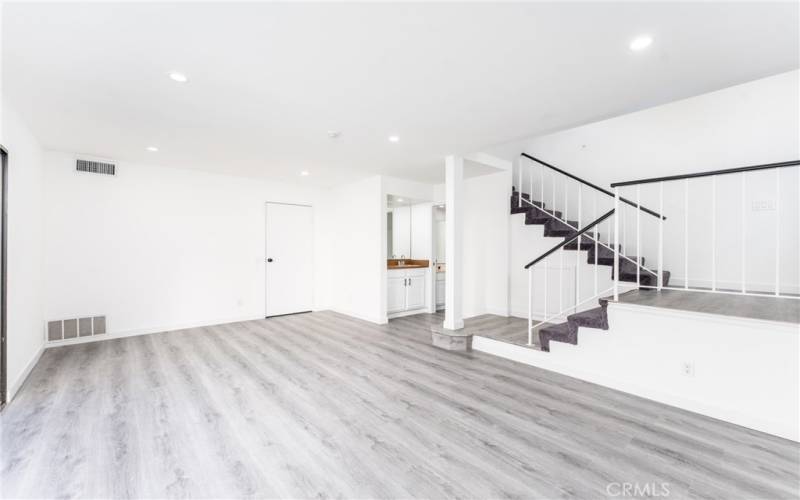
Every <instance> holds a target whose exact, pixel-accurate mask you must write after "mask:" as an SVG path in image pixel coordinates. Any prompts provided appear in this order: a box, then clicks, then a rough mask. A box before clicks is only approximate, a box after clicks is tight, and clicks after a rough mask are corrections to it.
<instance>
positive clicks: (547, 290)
mask: <svg viewBox="0 0 800 500" xmlns="http://www.w3.org/2000/svg"><path fill="white" fill-rule="evenodd" d="M548 259H549V257H545V259H544V260H543V261H542V269H543V270H544V293H543V294H542V295H543V296H544V316H542V320H545V319H547V297H548V296H550V289H549V288H548V287H547V260H548Z"/></svg>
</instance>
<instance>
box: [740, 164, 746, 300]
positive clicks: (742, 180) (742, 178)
mask: <svg viewBox="0 0 800 500" xmlns="http://www.w3.org/2000/svg"><path fill="white" fill-rule="evenodd" d="M740 179H741V188H742V206H741V207H740V208H741V217H742V248H741V252H742V257H741V259H742V293H747V285H746V284H745V283H746V281H747V278H746V275H747V211H746V210H745V206H746V204H747V188H746V187H745V182H746V180H747V172H742V177H741V178H740Z"/></svg>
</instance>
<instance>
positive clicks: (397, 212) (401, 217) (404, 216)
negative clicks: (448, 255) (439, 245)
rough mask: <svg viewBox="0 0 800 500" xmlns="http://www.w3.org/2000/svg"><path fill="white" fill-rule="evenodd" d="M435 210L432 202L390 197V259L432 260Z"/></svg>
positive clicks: (388, 224) (388, 212)
mask: <svg viewBox="0 0 800 500" xmlns="http://www.w3.org/2000/svg"><path fill="white" fill-rule="evenodd" d="M432 207H433V205H432V204H431V203H430V202H425V201H421V200H414V199H410V198H406V197H403V196H396V195H388V197H387V203H386V243H387V244H386V254H387V255H386V258H387V259H428V260H430V259H431V257H432V256H431V255H430V254H431V246H432V245H431V236H432V235H431V232H432V231H431V229H432V228H431V223H432V215H433V214H432V212H431V210H432Z"/></svg>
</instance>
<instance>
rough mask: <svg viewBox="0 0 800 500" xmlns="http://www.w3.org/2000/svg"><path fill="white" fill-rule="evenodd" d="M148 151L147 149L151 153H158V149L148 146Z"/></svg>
mask: <svg viewBox="0 0 800 500" xmlns="http://www.w3.org/2000/svg"><path fill="white" fill-rule="evenodd" d="M146 149H147V150H148V151H150V152H151V153H155V152H156V151H158V148H157V147H155V146H147V148H146Z"/></svg>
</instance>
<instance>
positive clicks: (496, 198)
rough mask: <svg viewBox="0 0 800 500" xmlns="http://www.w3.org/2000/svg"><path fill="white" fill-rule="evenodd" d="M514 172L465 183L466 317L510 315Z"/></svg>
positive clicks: (464, 261)
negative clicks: (511, 202) (510, 247)
mask: <svg viewBox="0 0 800 500" xmlns="http://www.w3.org/2000/svg"><path fill="white" fill-rule="evenodd" d="M510 196H511V172H510V171H502V172H497V173H494V174H489V175H482V176H479V177H470V178H468V179H465V180H464V203H463V207H464V240H463V242H464V250H463V255H462V259H463V267H462V270H463V271H462V272H463V274H464V276H463V281H462V282H463V292H462V297H463V299H462V300H463V314H464V317H465V318H469V317H472V316H478V315H481V314H498V315H501V316H507V315H508V306H509V303H508V293H509V242H510V237H509V217H508V211H509V201H508V200H509V197H510Z"/></svg>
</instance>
